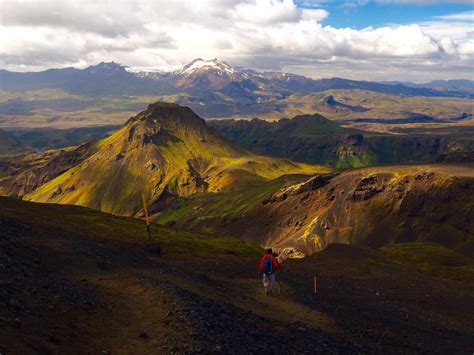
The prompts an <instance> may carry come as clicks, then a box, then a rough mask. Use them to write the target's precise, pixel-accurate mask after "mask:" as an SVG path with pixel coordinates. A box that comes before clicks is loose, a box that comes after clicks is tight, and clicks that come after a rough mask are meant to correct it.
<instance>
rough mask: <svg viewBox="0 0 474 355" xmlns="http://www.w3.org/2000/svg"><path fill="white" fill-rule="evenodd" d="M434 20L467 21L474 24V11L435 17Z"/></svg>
mask: <svg viewBox="0 0 474 355" xmlns="http://www.w3.org/2000/svg"><path fill="white" fill-rule="evenodd" d="M435 18H437V19H441V20H452V21H467V22H471V23H472V22H474V11H465V12H461V13H458V14H451V15H443V16H436V17H435Z"/></svg>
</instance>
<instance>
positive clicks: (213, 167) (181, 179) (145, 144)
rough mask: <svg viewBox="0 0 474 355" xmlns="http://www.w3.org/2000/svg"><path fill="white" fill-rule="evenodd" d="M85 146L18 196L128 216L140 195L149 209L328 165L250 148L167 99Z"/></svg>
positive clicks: (138, 207)
mask: <svg viewBox="0 0 474 355" xmlns="http://www.w3.org/2000/svg"><path fill="white" fill-rule="evenodd" d="M91 151H92V153H91V154H89V155H88V156H87V157H85V158H84V159H83V160H82V161H80V162H79V163H77V164H76V165H74V166H73V167H71V168H69V169H68V170H66V171H65V172H64V173H62V174H60V175H59V176H57V177H55V178H54V179H52V180H50V181H48V182H46V183H45V184H43V185H41V186H40V187H38V188H37V189H36V190H34V191H33V192H31V193H29V194H27V195H26V196H25V197H24V198H25V199H27V200H31V201H37V202H54V203H63V204H75V205H82V206H87V207H91V208H95V209H99V210H102V211H105V212H110V213H114V214H118V215H127V216H132V215H136V214H137V213H141V209H142V203H141V196H142V194H144V195H145V197H146V200H147V201H148V202H149V209H150V211H151V213H155V212H159V211H161V210H163V209H165V208H166V207H168V206H169V205H170V204H172V203H173V201H174V200H175V199H176V198H177V197H178V196H188V195H193V194H195V193H198V192H218V191H226V190H232V189H234V188H235V187H236V186H238V187H242V186H252V185H255V184H259V183H261V182H264V181H267V180H271V179H274V178H277V177H279V176H281V175H284V174H290V173H291V174H312V173H316V172H321V171H327V170H328V169H327V168H323V167H320V166H314V165H305V164H301V163H293V162H290V161H288V160H284V159H276V158H267V157H262V156H258V155H255V154H253V153H250V152H248V151H246V150H245V149H243V148H240V147H237V146H235V145H233V144H232V143H229V142H228V141H227V140H225V139H224V138H222V137H221V136H220V135H219V134H218V133H217V132H215V131H214V130H213V129H210V128H209V127H208V126H207V125H206V123H205V122H204V120H202V119H201V118H200V117H198V116H197V115H196V114H194V113H193V112H192V111H191V110H190V109H189V108H187V107H181V106H178V105H176V104H167V103H155V104H152V105H150V106H149V107H148V109H147V110H145V111H143V112H141V113H139V114H138V115H136V116H135V117H132V118H130V119H129V120H128V121H127V123H126V124H125V125H124V126H123V127H122V128H121V129H119V130H118V131H116V132H115V133H114V134H112V135H111V136H109V137H107V138H105V139H103V140H100V141H98V142H97V143H95V144H94V145H93V147H92V148H91Z"/></svg>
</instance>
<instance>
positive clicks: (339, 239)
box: [160, 165, 474, 255]
mask: <svg viewBox="0 0 474 355" xmlns="http://www.w3.org/2000/svg"><path fill="white" fill-rule="evenodd" d="M241 194H246V192H244V191H242V192H241ZM248 194H249V195H252V196H257V197H254V198H253V199H250V200H246V199H245V198H243V197H241V198H230V197H229V196H228V195H226V194H221V195H220V196H212V197H211V196H209V197H201V198H198V197H196V198H189V199H185V200H183V201H181V203H180V204H179V205H178V207H176V208H175V210H170V211H168V212H166V213H165V214H163V215H162V216H161V217H160V220H161V221H163V222H167V223H171V224H175V223H177V224H178V225H179V226H182V227H184V226H186V227H187V228H189V227H192V228H193V229H195V230H205V231H207V232H214V233H221V234H227V235H234V236H238V237H242V238H246V239H249V240H253V241H256V242H258V243H259V244H261V245H272V246H274V247H278V248H295V249H297V250H299V251H302V252H303V253H305V254H311V253H314V252H316V251H319V250H322V249H324V248H325V247H326V246H327V245H328V244H329V243H348V244H367V245H371V246H376V247H380V246H383V245H387V244H390V243H392V242H412V241H429V242H437V243H440V244H442V245H445V246H447V247H449V248H453V249H457V250H460V251H462V252H464V253H466V254H468V255H472V254H473V251H474V247H473V240H474V238H473V237H474V224H473V223H472V221H473V220H474V201H473V199H472V196H473V195H474V169H473V167H472V165H469V166H462V165H424V166H423V165H422V166H410V165H407V166H390V167H373V168H362V169H356V170H353V171H348V172H344V173H341V174H338V175H329V176H328V175H326V176H324V175H319V176H316V177H313V178H311V179H309V180H307V181H304V182H300V183H297V184H294V183H293V184H291V183H290V182H288V181H287V182H286V183H282V184H281V185H279V186H275V185H274V186H267V188H266V190H263V192H261V193H260V195H257V194H255V192H254V191H248ZM223 200H225V201H226V204H225V207H223V206H222V204H221V201H223ZM248 201H251V202H248Z"/></svg>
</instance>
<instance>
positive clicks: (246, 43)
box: [0, 0, 474, 79]
mask: <svg viewBox="0 0 474 355" xmlns="http://www.w3.org/2000/svg"><path fill="white" fill-rule="evenodd" d="M0 1H1V3H0V6H1V8H2V15H3V17H2V22H1V24H0V66H1V67H3V68H6V69H11V70H41V69H45V68H48V67H65V66H87V65H91V64H96V63H97V62H99V61H102V60H115V61H117V62H121V63H123V64H126V65H130V66H137V67H145V66H151V67H156V66H164V65H178V64H184V63H186V62H188V61H190V60H192V59H194V58H196V57H209V58H214V57H217V58H220V59H223V60H226V61H228V62H229V63H231V64H233V65H250V66H252V67H254V68H257V69H287V70H296V71H298V72H299V73H301V74H303V73H304V71H305V70H306V72H307V73H308V74H311V75H313V76H323V75H324V76H332V75H330V68H331V67H333V68H334V75H336V74H337V75H340V74H344V73H343V71H344V70H345V71H346V75H340V76H353V75H360V78H364V79H367V78H370V77H371V76H375V75H376V74H375V73H376V71H375V70H374V72H373V73H371V72H370V70H367V71H364V70H365V69H362V68H369V67H370V65H372V66H373V67H374V68H380V70H385V71H386V72H388V73H398V72H400V73H407V68H413V71H414V72H413V73H410V75H412V76H413V75H415V76H416V75H417V74H416V73H417V72H419V73H425V69H426V70H432V71H433V67H434V66H436V65H437V66H438V69H437V70H434V72H433V75H438V76H439V75H444V76H449V75H451V74H452V75H455V76H459V75H461V74H462V75H464V73H469V72H470V69H471V68H470V66H471V67H472V59H473V55H474V51H473V35H472V33H473V31H472V26H471V24H470V23H469V22H468V21H464V19H465V18H467V17H466V16H467V15H466V13H463V14H448V15H446V16H442V17H440V18H437V19H435V21H432V22H425V23H419V24H413V25H405V26H398V25H392V26H383V27H378V28H371V27H369V28H365V29H361V30H356V29H350V28H335V27H331V26H324V25H323V24H324V22H323V21H324V20H325V19H326V18H328V16H331V15H330V14H329V13H328V11H327V10H326V9H323V8H321V7H320V6H319V5H320V4H322V3H324V2H325V1H317V2H311V1H309V2H308V0H307V1H305V3H307V4H306V6H305V8H301V7H299V6H298V5H297V3H295V2H294V1H293V0H226V1H219V0H200V1H192V0H181V1H166V2H163V1H152V0H139V1H131V0H115V1H113V2H110V1H107V0H104V1H100V2H96V1H94V2H93V1H91V0H86V1H82V2H75V1H72V0H63V1H61V2H59V1H28V2H20V1H8V2H5V1H2V0H0ZM361 1H362V2H365V0H359V1H357V2H356V3H359V4H362V2H361ZM298 4H301V2H300V3H298ZM309 5H311V6H309ZM467 14H468V13H467ZM433 63H434V64H433ZM388 65H390V67H389V66H388ZM315 68H321V71H318V70H315ZM323 68H324V70H322V69H323ZM356 68H360V70H361V72H360V73H359V74H358V73H357V72H355V73H354V69H356ZM387 68H390V70H387ZM450 68H452V69H450ZM465 76H466V75H465Z"/></svg>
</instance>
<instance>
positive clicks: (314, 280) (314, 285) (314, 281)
mask: <svg viewBox="0 0 474 355" xmlns="http://www.w3.org/2000/svg"><path fill="white" fill-rule="evenodd" d="M313 287H314V295H315V296H316V291H317V288H316V275H314V277H313Z"/></svg>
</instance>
